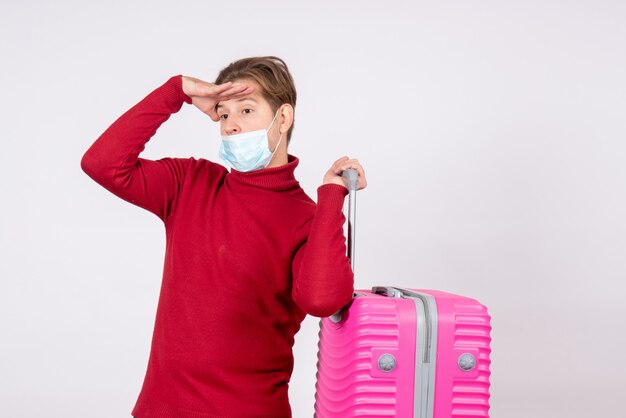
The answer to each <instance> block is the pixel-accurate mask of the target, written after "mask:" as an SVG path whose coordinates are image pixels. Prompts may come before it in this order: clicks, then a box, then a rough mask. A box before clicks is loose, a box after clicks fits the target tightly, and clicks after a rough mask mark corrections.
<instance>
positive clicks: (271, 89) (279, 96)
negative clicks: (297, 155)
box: [215, 56, 297, 143]
mask: <svg viewBox="0 0 626 418" xmlns="http://www.w3.org/2000/svg"><path fill="white" fill-rule="evenodd" d="M237 80H252V81H254V82H256V83H257V84H258V85H259V86H261V89H262V92H261V93H262V94H263V97H264V98H265V99H266V100H267V101H268V102H269V104H270V106H271V107H272V110H273V111H274V112H276V111H277V110H278V108H279V107H280V106H281V105H283V104H285V103H288V104H290V105H291V106H292V107H293V108H294V110H295V108H296V99H297V93H296V87H295V85H294V82H293V78H292V77H291V74H290V73H289V69H288V68H287V64H285V61H283V60H282V59H280V58H278V57H274V56H266V57H251V58H243V59H240V60H237V61H235V62H231V63H230V64H229V65H228V66H227V67H225V68H223V69H222V71H220V73H219V74H218V76H217V79H216V80H215V84H222V83H226V82H228V81H237ZM294 113H295V112H294ZM293 126H294V125H293V123H292V124H291V128H289V132H287V143H289V141H290V140H291V132H292V131H293Z"/></svg>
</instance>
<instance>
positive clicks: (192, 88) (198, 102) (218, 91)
mask: <svg viewBox="0 0 626 418" xmlns="http://www.w3.org/2000/svg"><path fill="white" fill-rule="evenodd" d="M253 90H254V88H253V87H251V86H245V85H242V84H236V85H234V84H233V83H232V82H231V81H229V82H227V83H224V84H220V85H216V84H212V83H207V82H206V81H202V80H199V79H197V78H193V77H186V76H183V92H184V93H185V94H186V95H187V96H189V97H190V98H191V103H192V104H193V105H194V106H196V107H197V108H198V109H200V110H201V111H202V112H204V113H206V114H207V115H209V117H210V118H211V119H212V120H213V121H215V122H218V121H219V120H220V118H219V116H218V115H217V112H216V111H215V105H217V103H219V102H221V101H225V100H230V99H234V98H237V97H241V96H245V95H246V94H250V93H252V92H253Z"/></svg>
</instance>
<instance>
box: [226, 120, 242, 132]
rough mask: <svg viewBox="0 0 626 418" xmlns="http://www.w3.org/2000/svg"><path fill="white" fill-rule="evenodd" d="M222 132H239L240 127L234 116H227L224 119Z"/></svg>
mask: <svg viewBox="0 0 626 418" xmlns="http://www.w3.org/2000/svg"><path fill="white" fill-rule="evenodd" d="M224 132H225V133H226V135H234V134H238V133H240V132H241V127H240V126H239V124H238V123H237V121H235V120H234V118H228V119H226V120H225V121H224Z"/></svg>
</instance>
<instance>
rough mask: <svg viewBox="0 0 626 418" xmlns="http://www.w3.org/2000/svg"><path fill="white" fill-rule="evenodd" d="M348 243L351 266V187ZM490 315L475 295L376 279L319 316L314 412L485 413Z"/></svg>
mask: <svg viewBox="0 0 626 418" xmlns="http://www.w3.org/2000/svg"><path fill="white" fill-rule="evenodd" d="M354 188H355V185H354V182H352V184H351V185H350V189H351V190H350V209H349V211H348V214H349V228H348V249H349V252H350V258H351V261H352V263H353V267H354V245H353V242H354V220H355V211H354V209H355V205H356V195H355V193H354V191H353V190H352V189H354ZM490 332H491V325H490V316H489V314H488V313H487V308H486V307H485V306H483V305H481V304H480V303H479V302H477V301H476V300H474V299H470V298H467V297H463V296H457V295H453V294H450V293H445V292H439V291H432V290H412V289H400V288H396V287H375V288H373V289H372V291H369V290H359V291H357V292H356V293H355V297H354V298H353V300H352V302H351V303H350V304H349V305H348V306H347V307H346V308H344V309H343V310H341V311H340V312H338V313H336V314H335V315H333V316H331V317H329V318H324V319H322V320H321V321H320V334H319V337H320V341H319V351H318V363H317V384H316V386H315V388H316V393H315V416H316V417H317V418H344V417H345V418H347V417H368V418H375V417H400V418H409V417H410V418H418V417H419V418H433V417H434V418H447V417H455V418H461V417H472V418H474V417H489V388H490V382H489V377H490V371H489V366H490V358H489V357H490V353H491V349H490V343H491V336H490Z"/></svg>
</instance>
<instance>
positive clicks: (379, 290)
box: [372, 287, 437, 418]
mask: <svg viewBox="0 0 626 418" xmlns="http://www.w3.org/2000/svg"><path fill="white" fill-rule="evenodd" d="M372 293H376V294H382V295H386V296H387V297H391V298H404V299H411V300H413V301H414V302H415V309H416V315H417V335H418V336H420V335H421V336H423V337H424V338H423V343H422V344H421V346H420V347H419V348H418V346H416V353H415V355H416V358H415V404H414V405H415V409H414V413H413V417H414V418H432V417H433V409H434V390H435V366H436V364H435V363H436V358H437V357H436V354H437V353H436V348H437V303H436V301H435V298H434V297H433V296H431V295H428V294H424V293H419V292H414V291H412V290H407V289H401V288H396V287H373V288H372ZM420 339H422V338H420ZM420 351H421V353H420ZM420 354H421V356H420ZM420 360H421V361H420Z"/></svg>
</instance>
